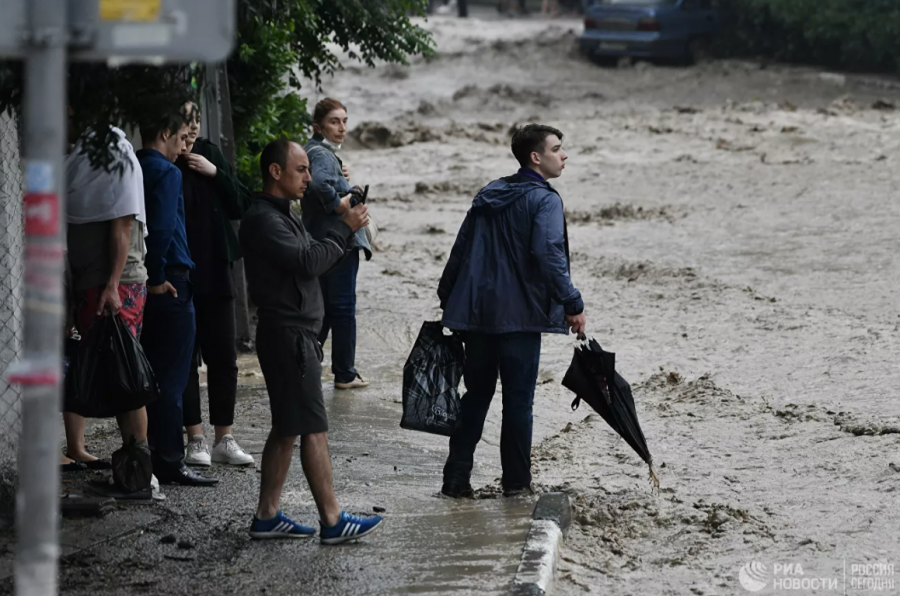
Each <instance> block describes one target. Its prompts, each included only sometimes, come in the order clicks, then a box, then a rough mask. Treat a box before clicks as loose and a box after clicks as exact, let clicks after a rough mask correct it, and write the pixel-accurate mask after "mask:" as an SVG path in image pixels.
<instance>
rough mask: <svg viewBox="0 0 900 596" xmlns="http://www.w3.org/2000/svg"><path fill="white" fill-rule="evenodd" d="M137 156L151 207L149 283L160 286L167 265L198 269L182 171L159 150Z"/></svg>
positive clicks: (148, 256)
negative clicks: (187, 223) (186, 221)
mask: <svg viewBox="0 0 900 596" xmlns="http://www.w3.org/2000/svg"><path fill="white" fill-rule="evenodd" d="M137 158H138V161H139V162H140V164H141V170H142V171H143V174H144V202H145V204H146V208H147V232H148V236H147V241H146V244H147V257H146V258H145V260H144V263H145V264H146V266H147V285H148V286H158V285H160V284H162V283H163V282H165V281H166V267H171V266H176V267H187V268H188V269H193V268H194V262H193V261H191V251H190V249H189V248H188V243H187V232H186V231H185V225H184V194H183V193H182V189H181V171H180V170H179V169H178V167H177V166H176V165H175V164H173V163H172V162H171V161H169V160H168V159H166V158H165V156H164V155H163V154H162V153H160V152H159V151H157V150H155V149H141V150H140V151H138V152H137Z"/></svg>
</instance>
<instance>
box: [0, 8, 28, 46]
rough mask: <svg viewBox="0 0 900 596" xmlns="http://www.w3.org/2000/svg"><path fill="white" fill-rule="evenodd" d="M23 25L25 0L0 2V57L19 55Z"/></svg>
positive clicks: (23, 42) (23, 36) (22, 42)
mask: <svg viewBox="0 0 900 596" xmlns="http://www.w3.org/2000/svg"><path fill="white" fill-rule="evenodd" d="M25 25H26V21H25V0H0V57H3V56H19V55H21V53H22V49H23V46H24V45H25V30H26V28H25Z"/></svg>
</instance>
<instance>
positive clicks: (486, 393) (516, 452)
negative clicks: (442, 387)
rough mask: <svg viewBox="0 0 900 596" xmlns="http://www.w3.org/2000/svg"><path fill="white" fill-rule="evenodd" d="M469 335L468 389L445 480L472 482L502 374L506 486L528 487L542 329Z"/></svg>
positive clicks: (503, 462) (502, 429)
mask: <svg viewBox="0 0 900 596" xmlns="http://www.w3.org/2000/svg"><path fill="white" fill-rule="evenodd" d="M464 339H465V344H466V366H465V370H464V379H465V383H466V394H465V395H464V396H463V398H462V413H461V420H460V425H459V427H458V428H457V429H456V431H455V432H454V433H453V436H452V437H450V455H449V456H448V457H447V463H446V464H445V465H444V483H445V484H463V485H465V484H468V483H469V478H470V476H471V475H472V464H473V462H474V457H475V447H476V446H477V445H478V442H479V441H480V440H481V433H482V431H483V430H484V420H485V418H486V417H487V413H488V409H490V407H491V400H492V399H493V397H494V392H495V391H496V389H497V377H498V375H499V377H500V381H501V383H502V385H503V423H502V426H501V429H500V462H501V463H502V465H503V480H502V484H503V488H504V489H505V490H515V489H519V488H525V487H528V486H530V485H531V423H532V416H531V411H532V405H533V403H534V387H535V384H536V383H537V376H538V365H539V363H540V360H541V334H540V333H503V334H499V335H486V334H483V333H466V334H465V336H464Z"/></svg>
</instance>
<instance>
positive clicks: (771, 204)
mask: <svg viewBox="0 0 900 596" xmlns="http://www.w3.org/2000/svg"><path fill="white" fill-rule="evenodd" d="M427 26H428V27H429V28H430V29H431V30H432V31H433V32H434V34H435V38H436V40H437V44H438V51H439V54H438V56H437V57H436V58H434V59H431V60H427V61H426V60H416V61H414V63H413V64H412V65H411V66H410V67H409V68H400V67H394V66H380V67H378V68H377V69H374V70H369V69H363V68H348V69H347V70H346V71H344V72H342V73H340V74H338V75H337V76H336V77H335V78H334V79H330V80H327V81H325V82H324V89H323V91H322V94H321V95H320V96H319V97H321V96H324V95H331V96H335V97H338V98H339V99H341V100H342V101H343V102H345V103H346V104H347V106H348V108H349V112H350V118H351V129H352V134H351V136H352V138H351V139H350V140H348V142H347V144H346V146H345V149H344V151H343V157H344V158H345V160H346V162H347V163H348V165H349V166H350V168H351V171H352V175H353V182H354V183H358V184H369V185H371V189H372V190H371V192H370V197H371V198H370V204H371V207H370V211H371V213H372V214H373V217H374V218H375V220H376V221H377V223H378V225H379V227H380V230H381V234H380V237H379V238H378V249H379V251H378V252H377V254H376V255H375V259H374V260H373V261H371V262H370V263H365V264H363V265H362V267H361V270H360V279H359V290H358V293H359V326H360V347H359V353H360V356H359V358H358V360H359V361H360V366H362V367H365V363H366V358H370V359H372V360H375V361H379V360H383V359H386V358H387V359H390V358H399V360H398V361H402V355H403V354H404V353H405V352H406V351H407V350H408V349H409V347H410V346H411V344H412V341H413V339H414V337H415V334H416V332H417V331H418V327H419V325H420V324H421V322H422V321H423V320H426V319H434V318H437V317H438V316H439V310H438V308H437V306H438V302H437V298H436V297H435V288H436V285H437V280H438V278H439V276H440V273H441V270H442V267H443V264H444V262H445V260H446V257H447V255H448V253H449V250H450V247H451V245H452V242H453V239H454V236H455V233H456V231H457V229H458V227H459V225H460V223H461V222H462V219H463V216H464V214H465V212H466V209H467V206H468V204H469V202H470V201H471V199H472V197H473V196H474V194H475V193H476V192H477V190H478V189H479V188H481V187H482V186H483V185H485V184H486V183H487V182H488V181H490V180H492V179H494V178H497V177H499V176H502V175H508V174H509V173H511V172H512V171H513V170H514V169H515V165H514V162H513V160H512V156H511V154H510V151H509V148H508V138H509V137H508V131H509V130H510V127H512V126H513V125H514V124H516V123H526V122H531V121H540V122H544V123H547V124H552V125H554V126H556V127H558V128H560V129H561V130H562V131H563V132H564V133H565V148H566V150H567V151H568V152H569V155H570V159H569V161H568V165H567V167H566V170H565V173H564V175H563V177H562V178H561V179H559V180H558V181H555V182H554V184H555V185H556V186H557V188H559V190H560V192H561V194H562V196H563V199H564V201H565V206H566V210H567V212H568V221H569V236H570V241H571V247H572V276H573V278H574V281H575V284H576V286H577V287H578V288H579V289H580V290H581V291H582V293H583V295H584V297H585V302H586V304H587V311H586V312H587V318H588V327H589V331H590V333H591V334H593V335H594V336H595V337H596V338H597V339H598V340H599V341H600V342H601V344H603V346H604V347H605V348H607V349H609V350H611V351H614V352H616V354H617V358H618V365H619V368H620V370H621V372H622V374H623V375H624V376H625V377H626V378H627V379H628V380H629V381H631V383H632V385H633V386H634V389H635V399H636V402H637V410H638V415H639V417H640V420H641V423H642V425H643V429H644V432H645V434H646V437H647V441H648V443H649V446H650V449H651V451H652V453H653V455H654V459H655V464H656V468H657V471H658V473H659V476H660V480H661V489H660V491H659V492H658V494H657V493H655V492H653V493H651V486H650V484H649V483H648V480H647V468H646V466H645V465H644V464H643V463H642V462H641V461H640V460H639V459H638V458H637V456H635V455H634V453H632V452H631V450H630V449H629V447H628V446H627V445H626V444H625V443H624V441H622V440H620V439H618V438H617V437H616V436H615V435H614V434H613V433H612V432H611V431H610V430H609V429H608V428H607V426H606V425H605V423H603V421H602V420H600V419H599V417H597V416H596V415H593V416H592V415H590V411H589V410H587V406H585V405H582V407H581V408H580V409H579V410H578V411H577V412H572V411H571V409H570V407H569V404H570V402H571V400H572V395H571V394H569V393H568V392H567V391H566V390H565V389H563V388H562V387H561V385H560V381H561V379H562V375H563V373H564V372H565V368H566V366H567V363H568V360H569V359H570V358H571V353H572V346H573V342H572V339H571V338H567V337H562V336H549V337H546V338H545V341H544V347H543V355H542V368H541V380H540V384H539V387H538V392H537V397H536V400H535V464H534V465H535V481H536V483H537V485H538V487H539V488H540V489H541V490H563V491H566V492H568V493H569V494H570V495H571V496H572V498H573V500H574V503H575V506H576V523H575V524H574V526H573V528H572V531H571V533H570V535H569V537H568V541H567V543H566V546H565V548H564V550H563V554H562V560H561V562H560V574H559V580H558V584H557V590H558V593H560V594H586V593H592V594H604V595H611V596H615V595H626V594H635V595H638V594H642V595H651V594H654V595H655V594H697V595H708V594H710V595H711V594H741V593H745V592H746V591H747V590H748V589H751V588H758V589H759V591H758V592H757V593H761V594H768V593H780V590H785V589H791V590H792V593H823V594H824V593H836V592H840V593H875V592H873V591H872V590H870V588H872V587H873V586H875V585H876V583H877V582H875V583H873V582H868V583H866V582H865V581H862V582H860V581H857V580H859V579H860V578H861V577H862V578H865V577H866V576H869V575H873V574H875V572H876V571H879V570H880V571H883V572H884V573H881V574H875V575H879V577H880V578H881V580H884V582H882V587H883V588H884V589H883V590H881V592H880V593H898V592H900V586H898V585H897V584H898V582H900V577H896V578H895V577H893V575H892V573H893V572H892V569H893V568H892V565H893V564H900V510H898V503H900V396H898V380H900V374H898V369H897V360H898V356H900V336H898V325H900V307H898V299H897V293H898V289H900V239H898V230H900V200H898V189H900V168H898V164H900V155H898V145H900V134H898V133H900V112H898V111H895V108H897V107H900V101H898V100H897V99H896V98H895V97H892V96H890V95H886V93H887V92H885V91H879V90H877V89H876V88H872V87H863V86H860V85H857V84H856V83H855V82H854V79H853V78H852V77H850V78H848V79H846V80H844V79H842V78H841V77H833V76H824V77H823V76H821V73H819V72H818V71H815V70H811V69H800V68H789V67H780V66H768V67H765V68H764V67H762V66H760V65H758V64H755V63H750V62H746V63H745V62H715V63H711V64H704V65H700V66H697V67H693V68H674V67H664V66H653V65H645V64H637V65H632V66H624V67H620V68H599V67H597V66H595V65H593V64H591V63H590V62H588V61H586V60H584V59H582V58H581V57H579V56H578V54H577V52H576V51H575V39H576V36H577V34H578V33H579V30H580V26H579V24H578V23H577V22H575V21H557V22H541V21H537V20H534V21H532V20H515V21H496V20H493V21H492V20H478V19H470V20H469V21H461V20H457V19H455V18H449V17H445V18H440V17H438V18H434V19H433V20H432V21H431V22H429V23H428V25H427ZM313 99H315V98H313ZM498 405H499V404H498ZM396 407H397V408H399V406H396ZM495 409H497V410H499V407H497V408H495ZM498 441H499V412H497V411H495V412H493V413H492V416H491V419H490V420H489V423H488V425H487V427H486V432H485V438H484V442H483V443H482V445H481V446H480V447H479V452H478V453H477V454H476V458H477V460H478V462H477V463H476V469H475V477H474V478H473V484H476V485H478V486H486V485H493V484H494V482H495V477H496V467H497V461H498V459H499V454H498V448H497V445H498ZM442 456H443V455H442V453H440V452H439V453H437V454H436V455H435V457H436V458H440V457H442ZM435 488H436V487H435ZM878 563H880V564H885V565H887V566H885V567H877V566H876V567H873V566H871V565H870V566H869V567H860V565H862V564H878ZM854 565H856V567H854ZM742 568H744V572H743V573H740V570H741V569H742ZM888 571H891V573H890V574H888V573H887V572H888ZM888 580H890V581H888ZM746 593H749V592H746Z"/></svg>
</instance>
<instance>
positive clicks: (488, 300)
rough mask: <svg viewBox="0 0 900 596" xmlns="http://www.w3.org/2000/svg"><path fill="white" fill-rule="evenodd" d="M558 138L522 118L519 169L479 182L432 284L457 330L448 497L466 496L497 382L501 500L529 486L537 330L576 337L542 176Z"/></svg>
mask: <svg viewBox="0 0 900 596" xmlns="http://www.w3.org/2000/svg"><path fill="white" fill-rule="evenodd" d="M562 138H563V134H562V133H561V132H560V131H558V130H557V129H555V128H551V127H549V126H544V125H540V124H529V125H528V126H525V127H523V128H520V129H518V130H517V131H516V132H515V133H514V134H513V137H512V152H513V155H514V156H515V157H516V160H517V161H518V162H519V165H520V166H521V168H520V169H519V171H518V172H517V173H516V174H514V175H512V176H508V177H506V178H500V179H499V180H495V181H494V182H491V183H490V184H488V185H487V186H486V187H484V188H483V189H482V190H481V192H479V193H478V196H477V197H475V200H474V201H473V203H472V208H471V209H469V213H468V214H467V215H466V219H465V221H464V222H463V224H462V228H461V229H460V231H459V235H458V236H457V238H456V244H455V245H454V246H453V250H452V252H451V253H450V258H449V259H448V261H447V266H446V268H445V269H444V274H443V276H442V277H441V282H440V286H439V287H438V297H439V298H440V300H441V308H443V309H444V317H443V320H442V322H443V324H444V326H445V327H447V328H448V329H453V330H454V331H459V332H462V333H463V337H464V340H465V343H466V365H465V370H464V371H463V374H464V375H465V381H466V391H467V393H466V394H465V396H463V398H462V413H461V420H460V424H459V426H458V427H457V428H456V430H455V431H454V433H453V436H452V437H450V455H449V456H448V457H447V463H446V465H445V466H444V486H443V488H442V489H441V492H442V493H443V494H444V495H445V496H448V497H453V498H459V497H471V496H472V487H471V485H470V482H469V480H470V476H471V474H472V465H473V460H474V455H475V447H476V446H477V445H478V442H479V441H480V440H481V433H482V430H483V429H484V420H485V416H487V413H488V409H489V408H490V405H491V400H492V399H493V397H494V392H495V391H496V389H497V377H499V378H500V381H501V384H502V386H503V423H502V427H501V430H500V461H501V463H502V465H503V478H502V481H501V483H502V485H503V492H504V494H505V495H507V496H516V495H522V494H528V493H530V492H531V431H532V404H533V401H534V389H535V383H536V382H537V375H538V365H539V363H540V359H541V334H542V333H567V332H568V331H569V330H570V329H571V330H572V332H573V333H584V326H585V317H584V302H583V301H582V299H581V293H580V292H579V291H578V290H576V289H575V286H573V285H572V280H571V278H570V276H569V240H568V236H567V234H566V220H565V215H564V210H563V204H562V199H561V198H560V196H559V193H558V192H557V191H556V189H554V188H553V187H552V186H551V185H550V183H549V182H548V180H550V179H553V178H559V177H560V176H561V175H562V173H563V170H564V169H565V167H566V159H567V158H568V155H566V152H565V151H564V150H563V148H562Z"/></svg>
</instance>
